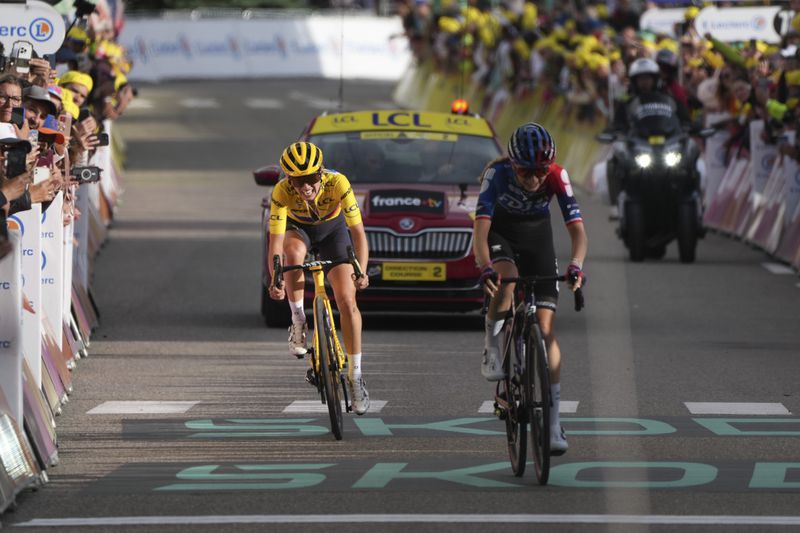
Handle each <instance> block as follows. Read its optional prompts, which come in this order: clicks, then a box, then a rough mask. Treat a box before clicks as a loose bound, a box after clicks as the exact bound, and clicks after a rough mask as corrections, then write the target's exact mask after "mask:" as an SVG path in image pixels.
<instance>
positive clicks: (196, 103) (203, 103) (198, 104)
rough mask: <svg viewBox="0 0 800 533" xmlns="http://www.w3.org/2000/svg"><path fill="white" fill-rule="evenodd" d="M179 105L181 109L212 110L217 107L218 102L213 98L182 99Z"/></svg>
mask: <svg viewBox="0 0 800 533" xmlns="http://www.w3.org/2000/svg"><path fill="white" fill-rule="evenodd" d="M180 103H181V106H183V107H189V108H195V109H212V108H215V107H219V102H217V101H216V100H215V99H214V98H184V99H183V100H181V102H180Z"/></svg>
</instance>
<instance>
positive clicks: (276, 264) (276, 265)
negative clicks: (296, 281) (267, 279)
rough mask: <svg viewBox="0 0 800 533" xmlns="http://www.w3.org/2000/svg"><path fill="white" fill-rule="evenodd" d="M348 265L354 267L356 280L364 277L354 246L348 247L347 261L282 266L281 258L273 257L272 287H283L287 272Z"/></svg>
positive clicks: (317, 260)
mask: <svg viewBox="0 0 800 533" xmlns="http://www.w3.org/2000/svg"><path fill="white" fill-rule="evenodd" d="M346 263H349V264H351V265H353V271H354V273H353V276H354V278H355V279H359V278H362V277H363V276H364V272H363V271H362V270H361V265H360V264H359V262H358V259H357V258H356V254H355V252H354V251H353V247H352V246H348V247H347V259H337V260H335V261H330V260H327V259H323V260H320V259H315V260H314V261H307V262H305V263H302V264H300V265H281V256H279V255H278V254H275V255H273V256H272V286H273V287H279V286H281V285H283V273H284V272H286V271H287V270H310V269H312V268H314V267H322V266H335V265H343V264H346Z"/></svg>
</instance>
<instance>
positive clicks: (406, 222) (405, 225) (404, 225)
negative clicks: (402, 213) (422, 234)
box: [400, 218, 414, 231]
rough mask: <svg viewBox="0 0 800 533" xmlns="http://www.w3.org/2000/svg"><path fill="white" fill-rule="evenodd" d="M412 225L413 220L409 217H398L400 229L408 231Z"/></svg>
mask: <svg viewBox="0 0 800 533" xmlns="http://www.w3.org/2000/svg"><path fill="white" fill-rule="evenodd" d="M413 227H414V221H413V220H411V219H410V218H401V219H400V229H403V230H406V231H408V230H410V229H411V228H413Z"/></svg>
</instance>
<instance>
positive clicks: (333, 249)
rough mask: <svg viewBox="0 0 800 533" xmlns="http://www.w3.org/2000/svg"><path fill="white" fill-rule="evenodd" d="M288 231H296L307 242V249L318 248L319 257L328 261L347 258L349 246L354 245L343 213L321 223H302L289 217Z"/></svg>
mask: <svg viewBox="0 0 800 533" xmlns="http://www.w3.org/2000/svg"><path fill="white" fill-rule="evenodd" d="M286 231H294V232H295V233H296V234H297V235H298V236H299V237H300V238H301V239H302V240H303V242H304V243H306V249H307V250H309V251H311V250H316V251H317V253H318V254H319V258H320V259H323V260H327V261H343V260H347V247H348V246H352V245H353V244H352V240H351V239H350V231H349V230H348V229H347V224H346V223H345V220H344V215H342V214H339V215H337V216H336V217H335V218H333V219H331V220H327V221H325V222H322V223H321V224H302V223H300V222H297V221H294V220H292V219H289V220H287V221H286Z"/></svg>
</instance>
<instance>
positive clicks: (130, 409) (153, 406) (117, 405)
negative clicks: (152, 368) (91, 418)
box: [86, 401, 200, 415]
mask: <svg viewBox="0 0 800 533" xmlns="http://www.w3.org/2000/svg"><path fill="white" fill-rule="evenodd" d="M198 403H200V402H158V401H133V402H119V401H117V402H104V403H101V404H100V405H98V406H97V407H95V408H93V409H90V410H89V411H87V412H86V414H87V415H167V414H169V415H174V414H183V413H185V412H186V411H188V410H189V409H191V408H192V407H194V406H195V405H197V404H198Z"/></svg>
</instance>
